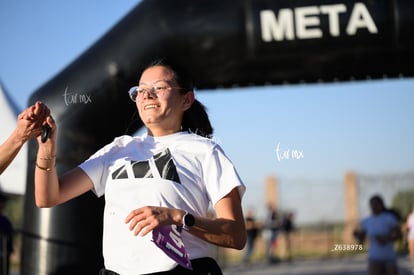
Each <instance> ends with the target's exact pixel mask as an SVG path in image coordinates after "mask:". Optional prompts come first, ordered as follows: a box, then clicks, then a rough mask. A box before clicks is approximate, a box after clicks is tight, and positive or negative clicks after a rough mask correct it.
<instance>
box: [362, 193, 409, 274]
mask: <svg viewBox="0 0 414 275" xmlns="http://www.w3.org/2000/svg"><path fill="white" fill-rule="evenodd" d="M369 205H370V208H371V212H372V215H371V216H369V217H367V218H365V219H364V220H362V222H361V225H360V227H361V228H360V229H357V230H355V231H354V236H355V237H356V238H357V239H358V241H359V242H360V243H362V242H363V241H364V240H365V238H366V237H368V238H369V250H368V270H369V274H371V275H381V274H384V275H395V274H398V266H397V254H396V251H395V249H394V241H397V240H399V239H401V237H402V235H401V228H400V226H399V221H398V218H397V217H396V215H395V214H393V213H392V212H390V211H388V210H387V209H386V207H385V205H384V201H383V199H382V197H381V196H379V195H375V196H372V197H371V199H370V200H369Z"/></svg>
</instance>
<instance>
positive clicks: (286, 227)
mask: <svg viewBox="0 0 414 275" xmlns="http://www.w3.org/2000/svg"><path fill="white" fill-rule="evenodd" d="M293 230H294V225H293V213H292V212H289V213H287V214H286V215H285V216H284V217H283V221H282V231H283V233H284V235H285V242H286V254H287V260H288V261H290V260H292V248H291V239H290V237H291V235H290V234H291V233H292V231H293Z"/></svg>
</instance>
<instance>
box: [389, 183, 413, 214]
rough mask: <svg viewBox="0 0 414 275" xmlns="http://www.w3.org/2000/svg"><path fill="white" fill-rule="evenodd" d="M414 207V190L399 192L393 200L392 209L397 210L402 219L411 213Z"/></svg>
mask: <svg viewBox="0 0 414 275" xmlns="http://www.w3.org/2000/svg"><path fill="white" fill-rule="evenodd" d="M413 206H414V189H411V190H403V191H399V192H397V193H396V194H395V195H394V197H393V199H392V208H393V209H395V210H397V211H398V213H399V214H400V215H401V218H402V219H404V220H405V219H406V217H407V216H408V215H409V214H410V213H411V211H412V209H413Z"/></svg>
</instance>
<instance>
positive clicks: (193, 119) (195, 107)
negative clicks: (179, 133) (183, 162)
mask: <svg viewBox="0 0 414 275" xmlns="http://www.w3.org/2000/svg"><path fill="white" fill-rule="evenodd" d="M181 127H182V129H183V130H186V131H189V132H191V133H194V134H197V135H200V136H203V137H207V138H211V137H212V135H213V127H212V126H211V123H210V120H209V118H208V114H207V112H206V108H205V106H204V105H203V104H202V103H201V102H200V101H198V100H197V99H196V100H194V103H193V104H192V105H191V107H190V108H189V109H188V110H186V111H185V112H184V116H183V120H182V122H181Z"/></svg>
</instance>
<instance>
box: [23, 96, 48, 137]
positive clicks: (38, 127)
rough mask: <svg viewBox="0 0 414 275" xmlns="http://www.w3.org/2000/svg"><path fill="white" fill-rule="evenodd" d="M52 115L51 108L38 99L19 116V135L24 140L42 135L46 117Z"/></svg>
mask: <svg viewBox="0 0 414 275" xmlns="http://www.w3.org/2000/svg"><path fill="white" fill-rule="evenodd" d="M49 116H50V110H49V108H48V107H47V106H46V105H45V104H44V103H42V102H40V101H37V102H36V103H35V104H33V105H32V106H29V107H27V108H26V109H25V110H24V111H23V112H22V113H21V114H20V115H19V116H18V118H17V127H16V132H17V135H18V136H19V137H20V138H21V140H22V141H23V142H26V141H27V140H29V139H31V138H35V137H37V136H40V135H41V133H42V127H43V125H44V124H45V123H46V118H47V117H49Z"/></svg>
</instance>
